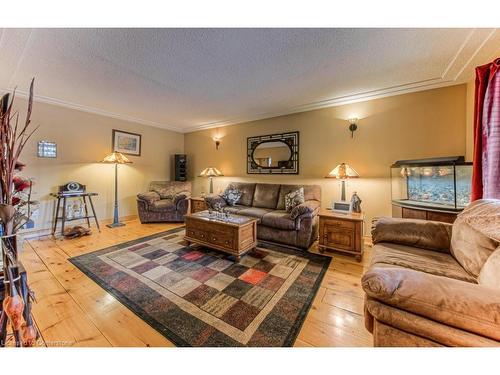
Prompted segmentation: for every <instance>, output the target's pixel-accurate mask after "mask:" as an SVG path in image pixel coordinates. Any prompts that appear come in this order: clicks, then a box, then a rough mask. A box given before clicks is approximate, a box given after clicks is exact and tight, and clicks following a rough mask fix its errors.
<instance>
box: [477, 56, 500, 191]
mask: <svg viewBox="0 0 500 375" xmlns="http://www.w3.org/2000/svg"><path fill="white" fill-rule="evenodd" d="M499 68H500V59H496V60H495V61H493V62H491V63H489V64H486V65H482V66H478V67H477V68H476V92H475V101H474V155H473V162H474V163H473V164H474V165H473V169H472V195H471V201H475V200H477V199H481V198H483V153H484V152H485V149H486V147H487V142H488V136H487V133H486V132H485V131H484V127H483V109H484V101H485V95H486V91H487V88H488V85H489V84H490V82H491V81H492V80H493V77H494V76H495V74H496V73H497V71H498V70H499ZM499 106H500V103H499ZM498 168H500V166H498Z"/></svg>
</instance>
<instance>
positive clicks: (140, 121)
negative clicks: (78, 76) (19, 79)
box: [1, 89, 185, 133]
mask: <svg viewBox="0 0 500 375" xmlns="http://www.w3.org/2000/svg"><path fill="white" fill-rule="evenodd" d="M13 90H14V89H1V91H3V92H13ZM16 96H18V97H21V98H23V99H27V98H28V96H29V94H28V92H26V91H21V90H17V89H16ZM33 100H34V101H35V102H39V103H46V104H51V105H55V106H58V107H64V108H69V109H74V110H77V111H82V112H87V113H91V114H94V115H99V116H104V117H110V118H114V119H117V120H122V121H127V122H133V123H136V124H141V125H147V126H153V127H155V128H160V129H165V130H171V131H174V132H177V133H185V131H184V130H183V129H181V128H179V127H175V126H171V125H166V124H161V123H159V122H154V121H149V120H144V119H140V118H136V117H132V116H127V115H121V114H118V113H114V112H108V111H104V110H102V109H98V108H93V107H88V106H85V105H80V104H76V103H72V102H68V101H65V100H60V99H55V98H51V97H48V96H43V95H34V96H33Z"/></svg>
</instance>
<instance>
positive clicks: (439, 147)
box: [185, 85, 467, 223]
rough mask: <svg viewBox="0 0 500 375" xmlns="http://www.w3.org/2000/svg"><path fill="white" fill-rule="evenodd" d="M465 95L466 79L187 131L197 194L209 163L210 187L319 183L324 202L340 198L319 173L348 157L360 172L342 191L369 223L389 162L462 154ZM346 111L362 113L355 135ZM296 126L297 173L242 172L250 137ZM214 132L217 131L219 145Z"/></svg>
mask: <svg viewBox="0 0 500 375" xmlns="http://www.w3.org/2000/svg"><path fill="white" fill-rule="evenodd" d="M466 94H467V87H466V85H458V86H451V87H446V88H440V89H436V90H429V91H422V92H417V93H412V94H406V95H400V96H393V97H388V98H383V99H377V100H371V101H366V102H360V103H354V104H349V105H343V106H338V107H331V108H325V109H320V110H314V111H309V112H303V113H298V114H292V115H287V116H280V117H275V118H269V119H265V120H259V121H253V122H248V123H243V124H238V125H234V126H227V127H223V128H219V129H209V130H204V131H198V132H193V133H189V134H186V135H185V152H186V153H187V154H188V173H189V178H190V179H192V180H194V188H193V189H194V194H199V193H200V192H202V191H208V181H207V180H206V179H203V178H200V177H196V176H197V174H198V173H199V172H200V171H201V170H202V169H203V168H206V167H207V166H212V165H213V166H215V167H217V168H219V169H220V170H221V171H222V172H223V173H224V175H225V177H220V178H216V179H214V191H215V192H219V191H221V190H222V189H223V188H224V187H225V186H226V185H227V183H228V182H229V181H232V180H237V181H261V182H277V183H295V182H297V183H304V184H320V185H321V186H322V195H323V202H322V205H323V206H324V207H327V206H329V205H330V203H331V201H332V200H334V199H339V198H340V183H339V182H338V181H335V180H331V179H325V178H323V177H324V176H325V175H326V174H327V173H328V172H329V171H330V170H331V169H333V168H334V167H335V166H336V165H337V164H339V163H341V162H346V163H348V164H350V165H351V166H352V167H353V168H354V169H355V170H356V171H357V172H358V173H359V174H360V176H361V178H359V179H355V180H351V181H349V182H348V185H347V194H348V196H350V195H351V193H352V192H353V191H355V190H356V191H357V192H358V194H359V195H360V197H361V199H362V200H363V203H362V207H363V210H364V211H365V212H366V214H367V217H368V218H367V223H369V222H370V220H371V218H372V217H374V216H378V215H390V214H391V205H390V199H391V193H390V180H389V166H390V165H391V164H392V163H393V162H394V161H396V160H399V159H414V158H428V157H438V156H452V155H465V153H466ZM350 117H358V118H359V119H360V120H359V123H358V130H357V131H356V132H355V134H354V138H353V139H351V134H350V132H349V131H348V122H347V119H348V118H350ZM295 130H298V131H300V174H299V175H289V176H269V175H247V174H246V138H247V137H250V136H258V135H265V134H272V133H280V132H285V131H295ZM215 135H217V136H219V137H220V138H221V145H220V147H219V150H218V151H217V150H216V149H215V145H214V142H213V141H212V137H213V136H215Z"/></svg>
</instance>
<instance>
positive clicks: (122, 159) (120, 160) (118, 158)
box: [101, 151, 132, 164]
mask: <svg viewBox="0 0 500 375" xmlns="http://www.w3.org/2000/svg"><path fill="white" fill-rule="evenodd" d="M101 163H112V164H130V163H132V162H131V161H130V160H128V159H127V157H126V156H125V155H123V154H122V153H119V152H116V151H115V152H113V153H111V154H109V155H108V156H106V157H105V158H104V159H102V160H101Z"/></svg>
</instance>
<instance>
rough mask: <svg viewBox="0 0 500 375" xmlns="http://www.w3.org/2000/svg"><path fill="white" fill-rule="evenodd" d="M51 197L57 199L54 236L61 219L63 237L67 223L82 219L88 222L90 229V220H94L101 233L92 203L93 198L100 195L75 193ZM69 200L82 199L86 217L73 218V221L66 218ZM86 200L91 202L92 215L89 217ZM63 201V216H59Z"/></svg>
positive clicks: (56, 194) (53, 194)
mask: <svg viewBox="0 0 500 375" xmlns="http://www.w3.org/2000/svg"><path fill="white" fill-rule="evenodd" d="M50 195H51V196H53V197H54V198H56V199H57V204H56V213H55V215H54V226H53V227H52V235H54V234H55V233H56V229H57V222H58V220H59V219H60V220H61V235H64V225H65V223H66V222H67V221H73V220H82V219H86V220H87V225H88V226H89V228H90V219H92V218H93V219H94V220H95V224H96V226H97V229H98V230H99V232H100V231H101V228H100V227H99V221H97V216H96V213H95V209H94V204H93V203H92V197H95V196H97V195H98V194H97V193H85V192H74V193H51V194H50ZM67 198H82V199H83V206H84V208H85V216H79V217H73V218H71V219H68V218H66V199H67ZM86 199H88V200H89V203H90V208H91V209H92V215H89V212H88V208H87V202H86ZM61 200H62V216H59V208H60V207H61Z"/></svg>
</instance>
